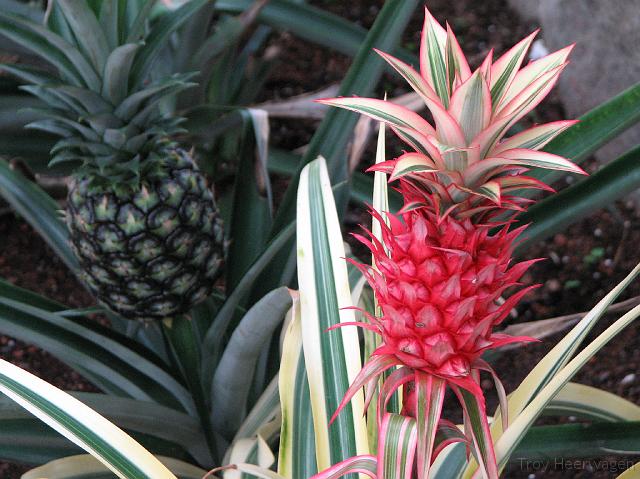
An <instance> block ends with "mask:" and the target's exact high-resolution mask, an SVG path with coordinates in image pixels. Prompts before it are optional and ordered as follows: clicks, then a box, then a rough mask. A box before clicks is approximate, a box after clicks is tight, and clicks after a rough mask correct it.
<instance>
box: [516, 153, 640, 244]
mask: <svg viewBox="0 0 640 479" xmlns="http://www.w3.org/2000/svg"><path fill="white" fill-rule="evenodd" d="M639 186H640V146H639V147H636V148H634V149H632V150H631V151H629V152H627V153H625V154H624V155H622V156H621V157H620V158H617V159H616V160H614V161H611V162H610V163H608V164H606V165H605V166H603V167H602V168H600V169H599V170H598V171H596V172H595V173H594V174H593V175H591V176H590V177H588V178H586V179H584V180H582V181H580V182H579V183H577V184H575V185H572V186H570V187H568V188H566V189H564V190H562V191H561V192H560V193H557V194H555V195H553V196H550V197H549V198H546V199H544V200H542V201H540V202H539V203H537V204H535V205H533V206H532V207H530V208H529V210H528V211H527V212H526V213H523V214H522V215H520V216H518V220H519V221H520V222H521V223H523V224H527V223H531V225H530V226H529V227H528V228H527V229H526V230H525V232H524V234H523V235H522V237H523V239H524V242H523V243H522V244H520V245H519V247H518V250H519V251H523V250H524V249H526V248H527V246H529V245H531V244H533V243H535V242H536V241H541V240H543V239H545V238H547V237H549V236H550V235H552V234H554V233H556V232H558V231H562V230H564V229H565V228H566V227H567V226H568V225H570V224H572V223H574V222H576V221H578V220H580V219H582V218H584V217H585V216H589V215H591V214H593V213H594V212H595V211H597V210H598V209H600V208H603V207H605V206H606V205H609V204H611V203H613V202H614V201H615V200H617V199H620V198H622V197H624V196H625V195H627V194H629V193H631V192H632V191H634V190H636V189H637V188H638V187H639Z"/></svg>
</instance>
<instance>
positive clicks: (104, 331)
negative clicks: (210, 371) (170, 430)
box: [0, 282, 193, 412]
mask: <svg viewBox="0 0 640 479" xmlns="http://www.w3.org/2000/svg"><path fill="white" fill-rule="evenodd" d="M0 286H1V287H2V288H1V289H0V293H3V294H4V292H6V290H9V291H11V290H12V289H14V288H15V287H14V286H11V285H9V284H8V283H5V282H0ZM7 296H8V297H5V296H0V330H1V331H3V332H4V333H5V334H11V335H12V336H14V337H16V338H17V339H20V340H22V341H26V342H28V343H31V344H35V345H37V346H39V347H41V348H42V349H44V350H45V351H48V352H50V353H52V354H53V355H54V356H56V357H57V358H59V359H60V360H61V361H63V362H65V363H67V364H68V365H69V366H71V367H72V368H74V369H77V370H78V371H79V372H80V373H81V374H84V375H85V376H86V377H87V378H88V379H89V380H90V381H93V382H95V383H96V384H97V385H98V386H100V387H102V388H103V390H107V391H108V390H109V389H110V387H111V386H113V387H114V389H113V391H112V392H113V393H114V394H116V395H120V394H125V395H127V396H130V397H133V398H136V399H141V400H149V401H157V402H159V403H163V404H165V405H167V406H171V407H174V408H180V407H182V408H184V409H185V410H186V411H188V412H193V404H192V399H191V397H190V395H189V394H188V393H187V391H186V390H185V388H184V387H183V386H182V385H181V384H180V383H179V382H178V381H177V380H176V379H175V378H173V377H172V376H171V375H170V374H169V373H168V372H167V371H165V370H164V368H163V367H161V366H160V362H159V360H157V359H156V362H155V363H154V362H153V360H154V358H153V356H152V355H151V354H150V351H146V350H142V351H140V350H136V349H133V348H134V347H137V346H136V345H135V344H133V343H129V344H127V341H126V339H124V338H122V337H121V336H120V335H118V334H116V333H114V332H112V331H110V330H109V329H108V328H105V327H103V326H100V325H98V324H96V323H95V322H91V321H89V320H84V319H83V318H73V319H68V318H65V317H63V316H62V315H59V314H56V313H55V312H52V311H51V310H56V309H58V308H60V306H57V304H56V303H52V304H50V305H47V304H46V300H45V299H41V300H38V302H39V303H40V306H41V307H36V306H34V305H32V303H31V302H29V303H24V302H21V301H20V300H24V299H28V298H29V297H33V296H36V295H35V294H34V293H30V292H28V291H25V290H18V291H14V292H12V293H10V294H9V295H7ZM11 296H13V297H16V296H18V297H19V299H18V300H16V299H11ZM145 356H146V357H145Z"/></svg>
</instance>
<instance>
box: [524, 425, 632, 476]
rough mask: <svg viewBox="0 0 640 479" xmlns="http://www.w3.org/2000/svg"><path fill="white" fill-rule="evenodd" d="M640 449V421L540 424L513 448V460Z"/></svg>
mask: <svg viewBox="0 0 640 479" xmlns="http://www.w3.org/2000/svg"><path fill="white" fill-rule="evenodd" d="M638 450H640V422H639V421H633V422H619V423H602V422H597V423H593V424H562V425H560V426H539V427H533V428H531V429H530V430H529V431H528V432H527V435H526V436H525V437H524V439H523V440H522V442H521V443H520V444H519V445H518V447H517V448H516V450H515V451H514V452H513V456H512V457H511V462H512V463H515V464H519V463H520V460H521V459H526V460H530V461H535V460H546V459H549V458H562V459H567V460H571V459H589V458H591V459H600V458H603V457H608V456H627V457H628V456H630V455H631V454H630V453H634V451H638ZM551 460H552V461H553V459H551ZM532 472H534V471H532Z"/></svg>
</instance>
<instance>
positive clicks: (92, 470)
mask: <svg viewBox="0 0 640 479" xmlns="http://www.w3.org/2000/svg"><path fill="white" fill-rule="evenodd" d="M157 459H158V461H159V462H160V463H161V464H163V465H164V466H165V467H166V468H167V470H169V471H170V472H171V473H173V474H175V476H174V477H177V478H178V479H202V477H203V476H204V475H205V474H206V473H207V471H205V470H204V469H201V468H199V467H196V466H194V465H192V464H189V463H187V462H184V461H179V460H177V459H174V458H171V457H157ZM43 477H46V478H47V479H71V478H73V479H111V478H112V477H113V474H112V473H110V472H109V470H108V469H107V468H106V467H105V466H103V465H102V464H101V463H100V462H99V461H97V460H96V459H95V458H94V457H92V456H90V455H86V454H82V455H76V456H70V457H65V458H63V459H58V460H55V461H52V462H49V463H48V464H44V465H43V466H40V467H37V468H35V469H31V470H30V471H29V472H27V473H26V474H23V475H22V477H21V479H41V478H43ZM131 477H132V476H131ZM164 477H165V476H163V479H164ZM169 477H171V476H169Z"/></svg>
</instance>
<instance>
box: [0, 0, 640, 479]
mask: <svg viewBox="0 0 640 479" xmlns="http://www.w3.org/2000/svg"><path fill="white" fill-rule="evenodd" d="M310 3H312V4H314V5H316V6H319V7H321V8H325V9H327V10H330V11H332V12H334V13H337V14H339V15H341V16H343V17H345V18H349V19H350V20H352V21H356V22H358V23H359V24H360V25H362V26H364V27H367V28H368V27H370V26H371V24H372V23H373V21H374V19H375V17H376V14H377V13H378V11H379V9H380V8H381V5H382V3H383V2H382V0H375V1H374V0H358V1H352V2H339V1H335V0H316V1H312V2H310ZM429 7H430V9H431V11H432V13H433V14H434V15H435V16H436V18H438V19H445V18H446V19H448V21H449V22H450V24H451V25H452V27H453V29H454V31H455V32H456V33H457V34H458V36H459V38H460V41H461V44H462V47H463V49H464V50H465V52H466V53H467V54H468V55H469V57H470V59H471V63H472V66H473V65H477V64H479V62H480V61H481V60H482V58H483V57H484V55H485V54H486V52H487V51H488V50H489V49H490V48H495V50H496V52H497V53H499V52H502V51H504V50H505V49H506V48H508V47H509V46H511V45H512V44H513V43H515V41H517V40H519V39H520V38H522V37H524V36H525V35H526V34H528V33H529V32H531V31H532V30H533V29H534V28H535V26H534V25H529V24H526V23H523V22H521V21H520V20H519V19H518V17H517V15H516V14H515V13H514V12H513V11H511V10H510V9H509V8H507V7H506V5H505V1H504V0H487V1H485V2H475V1H472V0H458V1H456V2H451V1H448V0H437V1H430V2H429ZM421 24H422V12H420V11H418V12H417V13H416V15H415V16H414V18H413V19H412V21H411V23H410V25H409V27H408V28H407V33H406V35H405V37H404V39H403V45H404V46H405V47H406V48H408V49H411V50H414V51H416V49H417V45H418V41H419V31H420V28H421ZM271 43H272V44H274V45H279V46H281V47H282V52H283V53H282V57H281V63H280V65H279V66H278V68H276V69H275V70H274V72H273V74H272V75H271V77H270V79H269V81H268V83H267V85H266V89H265V92H264V94H263V97H262V98H261V99H262V100H273V99H279V98H286V97H289V96H293V95H296V94H300V93H304V92H308V91H312V90H315V89H319V88H322V87H324V86H326V85H327V84H329V83H333V82H338V81H340V80H341V79H342V78H343V77H344V74H345V72H346V70H347V69H348V67H349V63H350V60H349V59H348V58H347V57H346V56H344V55H341V54H338V53H335V52H331V51H329V50H327V49H324V48H320V47H316V46H314V45H311V44H309V43H307V42H304V41H302V40H299V39H296V38H294V37H293V36H291V35H290V34H287V33H282V34H275V35H274V36H273V38H272V39H271ZM384 92H388V93H389V95H390V96H395V95H398V94H401V93H404V92H406V89H405V88H404V86H403V84H402V82H401V81H398V79H397V78H396V77H394V76H391V75H388V74H387V75H385V77H384V79H383V81H382V82H381V87H380V88H379V90H378V92H377V94H378V95H379V96H382V94H383V93H384ZM562 117H563V115H562V108H561V106H560V105H559V103H558V102H557V100H556V99H555V97H554V96H553V95H551V97H550V99H548V100H547V101H546V102H545V103H544V104H543V105H542V106H541V107H540V108H539V109H538V110H537V113H536V116H535V117H533V118H531V119H530V121H533V122H542V121H550V120H556V119H560V118H562ZM316 128H317V123H316V122H313V121H299V120H295V121H287V120H274V121H273V122H272V135H273V137H272V142H273V144H274V145H276V146H278V147H281V148H286V149H293V148H297V147H300V146H302V145H305V144H306V143H308V141H309V139H310V138H311V136H312V135H313V133H314V131H315V129H316ZM371 158H372V155H371V150H369V151H368V155H365V160H364V161H363V164H362V165H361V167H362V168H364V167H365V166H366V164H367V163H370V162H371ZM364 218H365V216H363V211H362V209H361V208H353V209H352V210H350V212H349V214H348V217H347V229H349V230H350V231H353V230H354V229H355V228H356V225H357V223H360V222H362V221H363V220H364ZM639 242H640V229H639V228H638V227H637V220H636V216H635V213H634V211H633V209H632V208H630V207H628V206H627V205H625V204H618V205H616V206H615V207H613V208H612V209H610V210H603V211H598V212H594V215H593V216H592V217H590V218H587V219H585V220H583V221H580V222H578V223H576V224H574V225H572V226H570V227H569V228H567V230H566V231H565V232H564V233H563V234H559V235H556V236H555V237H554V238H551V239H549V240H547V241H544V242H541V243H539V244H537V245H534V246H532V247H531V248H529V249H528V250H527V254H526V256H527V257H531V258H533V257H547V258H550V259H548V260H546V261H544V262H542V263H539V264H537V265H536V266H534V267H533V268H532V269H531V272H530V274H528V276H527V277H526V278H525V282H526V283H528V284H531V283H542V284H543V286H542V287H541V288H540V289H538V290H537V291H536V292H535V293H532V294H531V295H529V297H528V298H527V299H526V300H525V301H523V302H522V304H521V305H520V307H519V308H518V312H519V317H518V318H517V319H516V320H515V321H525V320H533V319H543V318H548V317H553V316H558V315H562V314H567V313H574V312H578V311H585V310H588V309H589V308H590V307H592V306H593V305H594V304H595V303H596V301H597V300H598V299H600V298H602V296H603V295H604V294H605V293H606V292H607V291H609V290H610V289H611V288H612V287H613V286H614V285H615V284H617V282H619V281H620V280H621V279H622V278H623V277H624V276H625V274H626V273H627V272H628V271H630V269H631V268H632V267H633V266H635V263H636V262H637V260H638V255H637V253H636V251H637V250H635V248H634V246H635V245H637V244H638V243H639ZM0 277H2V278H5V279H7V280H8V281H10V282H12V283H14V284H16V285H18V286H21V287H25V288H29V289H31V290H34V291H36V292H38V293H41V294H43V295H46V296H48V297H51V298H54V299H57V300H59V301H62V302H64V303H65V304H67V305H69V306H70V307H85V306H89V305H91V304H93V300H92V298H91V297H90V296H89V295H88V294H87V293H86V292H85V291H84V289H83V288H82V286H81V285H80V284H79V283H78V282H77V280H76V279H75V278H74V276H73V275H72V274H71V273H69V271H68V270H67V269H66V268H65V266H64V265H63V264H62V262H60V261H59V260H58V259H57V258H56V257H55V255H54V254H53V252H52V251H51V250H50V249H49V248H48V247H47V246H46V245H45V244H44V242H43V241H42V240H41V239H40V238H39V237H38V235H37V234H36V233H35V232H34V231H33V230H32V229H31V228H30V227H29V226H27V225H25V224H24V222H22V221H21V220H19V219H16V218H15V217H13V216H12V215H7V214H5V215H3V216H1V217H0ZM638 294H640V286H639V285H638V284H637V283H636V284H634V285H632V286H631V287H630V288H629V290H628V292H627V293H626V294H625V296H624V297H625V298H626V297H629V296H633V295H638ZM613 319H615V318H614V317H606V318H605V319H604V320H603V321H602V322H601V324H600V325H599V326H598V328H597V331H596V333H597V332H600V331H602V330H603V328H604V327H605V326H606V325H608V324H610V323H611V321H612V320H613ZM511 321H514V320H511ZM639 328H640V325H632V326H630V327H629V328H628V329H627V330H626V331H625V333H624V334H623V335H621V336H620V337H619V338H617V339H616V340H615V341H613V342H612V343H611V344H610V345H609V346H607V347H606V348H605V349H604V350H603V351H602V352H600V354H599V355H598V356H597V357H596V358H595V359H594V360H593V361H591V362H590V363H589V364H588V365H587V366H586V367H585V368H584V369H583V371H581V372H580V374H579V375H578V376H577V377H576V381H578V382H582V383H585V384H590V385H593V386H597V387H601V388H604V389H606V390H608V391H611V392H614V393H616V394H619V395H621V396H623V397H625V398H627V399H629V400H632V401H634V402H638V401H639V400H640V381H639V380H638V378H637V377H636V373H637V371H638V366H639V363H640V347H639V346H640V344H639V340H638V333H639V332H640V330H639ZM594 334H595V333H594ZM561 336H562V335H561V334H559V335H557V336H555V337H551V338H548V339H546V340H545V341H544V342H542V343H540V344H533V345H529V346H527V347H524V348H521V349H518V350H516V351H511V352H508V353H506V354H504V355H503V356H502V357H501V358H500V359H499V360H498V361H497V363H496V365H495V368H496V370H497V371H498V372H499V373H500V375H501V377H502V379H503V381H504V383H505V386H506V388H507V391H512V390H513V389H514V388H515V387H516V386H517V385H518V384H519V382H520V381H521V380H522V378H523V377H524V376H525V375H526V373H527V372H528V371H529V370H530V368H531V367H532V365H534V364H535V363H536V361H538V360H539V359H540V358H541V357H542V356H543V355H544V354H545V353H546V352H547V351H548V350H549V349H550V348H551V347H552V346H553V345H554V344H555V343H556V342H557V341H558V340H559V338H561ZM592 337H593V335H592ZM0 356H1V357H2V358H3V359H7V360H10V361H12V362H14V363H15V364H18V365H19V366H20V367H23V368H25V369H27V370H29V371H32V372H34V373H36V374H38V375H39V376H41V377H43V378H45V379H46V380H48V381H50V382H51V383H53V384H55V385H56V386H58V387H60V388H63V389H67V390H76V391H78V390H94V388H93V387H92V386H91V385H90V384H88V383H87V382H86V381H84V380H83V379H82V378H81V377H80V376H79V375H78V374H76V373H75V372H73V371H70V370H69V369H68V368H67V367H65V366H64V365H63V364H61V363H60V362H59V361H57V360H56V359H55V358H53V357H51V356H50V355H48V354H47V353H44V352H42V351H41V350H39V349H38V348H36V347H34V346H30V345H28V344H25V343H22V342H20V341H16V340H14V339H11V338H9V337H0ZM487 389H489V385H487ZM488 394H490V393H488ZM490 403H491V404H494V403H495V401H494V399H490ZM25 470H26V469H25V468H23V467H20V466H15V465H9V464H2V465H0V476H1V477H5V478H17V477H19V476H20V474H21V473H22V472H24V471H25ZM615 475H616V474H612V473H605V472H602V471H601V472H592V471H589V470H588V469H584V470H581V471H571V472H570V473H569V472H567V471H562V470H558V469H556V470H555V471H540V470H538V471H534V470H523V469H522V468H519V467H517V465H516V466H515V467H512V468H511V469H510V470H509V471H508V472H507V474H506V476H507V477H510V478H524V477H542V476H544V477H568V476H570V477H585V478H587V477H593V478H595V477H597V478H605V477H615Z"/></svg>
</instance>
